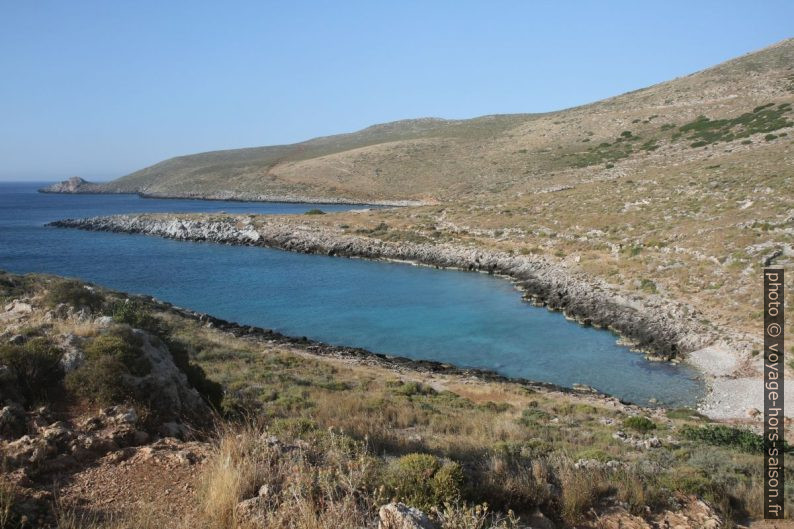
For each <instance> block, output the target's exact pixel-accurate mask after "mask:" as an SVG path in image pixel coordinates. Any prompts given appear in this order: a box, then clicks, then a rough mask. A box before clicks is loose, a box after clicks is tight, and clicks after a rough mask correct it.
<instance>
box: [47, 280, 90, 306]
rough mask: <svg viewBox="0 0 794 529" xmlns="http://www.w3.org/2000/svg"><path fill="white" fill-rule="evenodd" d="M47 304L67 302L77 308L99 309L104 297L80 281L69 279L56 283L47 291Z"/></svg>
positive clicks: (53, 304) (54, 304)
mask: <svg viewBox="0 0 794 529" xmlns="http://www.w3.org/2000/svg"><path fill="white" fill-rule="evenodd" d="M46 299H47V304H48V305H50V306H51V307H54V306H56V305H60V304H61V303H66V304H67V305H71V306H73V307H75V308H78V309H80V308H84V307H85V308H89V309H91V310H92V311H97V310H99V309H100V308H101V307H102V301H103V298H102V296H101V295H100V294H98V293H96V292H95V291H93V290H89V288H86V286H85V285H83V284H82V283H80V282H79V281H74V280H67V281H61V282H59V283H56V284H55V285H53V286H52V287H51V288H50V291H49V292H48V293H47V297H46Z"/></svg>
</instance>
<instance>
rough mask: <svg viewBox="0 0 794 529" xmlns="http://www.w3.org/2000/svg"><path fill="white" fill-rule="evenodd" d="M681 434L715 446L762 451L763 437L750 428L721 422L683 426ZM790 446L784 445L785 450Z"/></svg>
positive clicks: (746, 450)
mask: <svg viewBox="0 0 794 529" xmlns="http://www.w3.org/2000/svg"><path fill="white" fill-rule="evenodd" d="M681 435H682V436H683V437H685V438H686V439H689V440H692V441H703V442H705V443H708V444H710V445H715V446H728V447H731V448H738V449H739V450H743V451H745V452H755V453H758V452H762V451H763V450H764V439H763V437H761V436H760V435H758V434H755V433H753V432H751V431H750V430H743V429H740V428H732V427H730V426H725V425H723V424H710V425H708V426H700V427H696V426H689V425H687V426H684V427H683V428H682V429H681ZM789 449H790V447H789V446H788V445H785V450H787V451H788V450H789Z"/></svg>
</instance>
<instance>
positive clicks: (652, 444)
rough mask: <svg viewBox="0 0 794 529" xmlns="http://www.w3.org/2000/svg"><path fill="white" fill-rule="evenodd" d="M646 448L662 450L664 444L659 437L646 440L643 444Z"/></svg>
mask: <svg viewBox="0 0 794 529" xmlns="http://www.w3.org/2000/svg"><path fill="white" fill-rule="evenodd" d="M643 445H644V446H645V448H661V446H662V442H661V441H660V440H659V438H658V437H651V438H650V439H646V440H645V441H644V442H643Z"/></svg>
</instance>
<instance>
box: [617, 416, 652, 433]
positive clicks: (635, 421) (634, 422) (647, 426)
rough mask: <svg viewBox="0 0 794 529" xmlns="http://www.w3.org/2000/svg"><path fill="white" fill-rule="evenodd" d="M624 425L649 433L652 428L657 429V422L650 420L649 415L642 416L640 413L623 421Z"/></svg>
mask: <svg viewBox="0 0 794 529" xmlns="http://www.w3.org/2000/svg"><path fill="white" fill-rule="evenodd" d="M623 426H625V427H626V428H630V429H632V430H634V431H636V432H640V433H648V432H650V431H651V430H655V429H656V423H655V422H653V421H652V420H650V419H649V418H647V417H642V416H640V415H635V416H634V417H629V418H628V419H626V420H625V421H623Z"/></svg>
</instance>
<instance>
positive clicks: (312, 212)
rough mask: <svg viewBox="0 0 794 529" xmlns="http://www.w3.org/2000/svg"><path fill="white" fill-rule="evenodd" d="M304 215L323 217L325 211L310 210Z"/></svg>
mask: <svg viewBox="0 0 794 529" xmlns="http://www.w3.org/2000/svg"><path fill="white" fill-rule="evenodd" d="M304 215H325V211H323V210H321V209H316V208H315V209H310V210H309V211H307V212H306V213H304Z"/></svg>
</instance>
